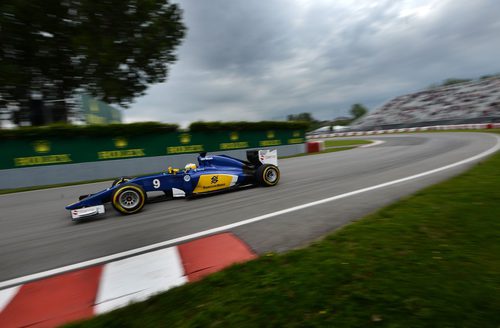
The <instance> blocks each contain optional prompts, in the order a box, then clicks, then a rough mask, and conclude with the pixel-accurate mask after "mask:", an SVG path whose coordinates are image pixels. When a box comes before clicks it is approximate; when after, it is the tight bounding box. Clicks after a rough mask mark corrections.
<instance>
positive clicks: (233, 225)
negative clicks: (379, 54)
mask: <svg viewBox="0 0 500 328" xmlns="http://www.w3.org/2000/svg"><path fill="white" fill-rule="evenodd" d="M490 136H492V137H494V138H495V139H496V144H495V145H494V146H493V147H492V148H490V149H488V150H486V151H484V152H482V153H480V154H478V155H475V156H472V157H469V158H467V159H464V160H461V161H458V162H455V163H453V164H449V165H446V166H442V167H439V168H437V169H433V170H430V171H426V172H423V173H419V174H415V175H411V176H409V177H406V178H402V179H397V180H392V181H389V182H385V183H381V184H378V185H375V186H371V187H367V188H362V189H358V190H354V191H351V192H347V193H345V194H340V195H337V196H333V197H328V198H324V199H320V200H317V201H314V202H310V203H306V204H302V205H298V206H293V207H290V208H287V209H284V210H281V211H276V212H272V213H269V214H264V215H260V216H256V217H254V218H251V219H247V220H243V221H239V222H235V223H231V224H227V225H224V226H220V227H217V228H213V229H208V230H204V231H200V232H196V233H193V234H190V235H186V236H182V237H178V238H174V239H170V240H167V241H163V242H160V243H156V244H152V245H148V246H144V247H139V248H136V249H131V250H128V251H125V252H121V253H116V254H112V255H108V256H103V257H99V258H96V259H93V260H89V261H84V262H80V263H75V264H71V265H67V266H63V267H60V268H57V269H52V270H48V271H43V272H38V273H34V274H30V275H27V276H24V277H19V278H15V279H11V280H6V281H2V282H0V289H2V288H6V287H10V286H14V285H19V284H23V283H26V282H28V281H32V280H37V279H41V278H46V277H49V276H53V275H56V274H60V273H63V272H68V271H73V270H77V269H82V268H85V267H89V266H92V265H96V264H101V263H106V262H110V261H114V260H117V259H120V258H125V257H130V256H134V255H137V254H140V253H145V252H148V251H151V250H154V249H158V248H163V247H167V246H171V245H175V244H179V243H181V242H185V241H188V240H191V239H195V238H200V237H205V236H208V235H212V234H215V233H219V232H223V231H227V230H230V229H233V228H236V227H241V226H243V225H247V224H250V223H254V222H258V221H263V220H267V219H270V218H272V217H275V216H278V215H282V214H287V213H290V212H295V211H299V210H302V209H304V208H308V207H312V206H316V205H321V204H325V203H329V202H333V201H336V200H339V199H342V198H347V197H350V196H354V195H358V194H361V193H364V192H368V191H372V190H376V189H381V188H385V187H389V186H392V185H395V184H398V183H402V182H406V181H410V180H415V179H419V178H422V177H425V176H428V175H431V174H434V173H438V172H441V171H444V170H448V169H452V168H454V167H457V166H460V165H463V164H467V163H470V162H473V161H476V160H478V159H481V158H483V157H486V156H489V155H491V154H493V153H495V152H496V151H498V150H500V137H498V136H496V135H493V134H490Z"/></svg>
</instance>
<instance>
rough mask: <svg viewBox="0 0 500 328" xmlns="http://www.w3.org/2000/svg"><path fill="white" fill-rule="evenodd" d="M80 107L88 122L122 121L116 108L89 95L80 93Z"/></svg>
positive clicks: (109, 122)
mask: <svg viewBox="0 0 500 328" xmlns="http://www.w3.org/2000/svg"><path fill="white" fill-rule="evenodd" d="M81 109H82V112H83V116H84V120H85V122H87V123H88V124H111V123H121V121H122V114H121V112H120V111H119V110H118V109H116V108H114V107H112V106H110V105H108V104H106V103H105V102H102V101H100V100H97V99H95V98H92V97H91V96H89V95H85V94H82V95H81Z"/></svg>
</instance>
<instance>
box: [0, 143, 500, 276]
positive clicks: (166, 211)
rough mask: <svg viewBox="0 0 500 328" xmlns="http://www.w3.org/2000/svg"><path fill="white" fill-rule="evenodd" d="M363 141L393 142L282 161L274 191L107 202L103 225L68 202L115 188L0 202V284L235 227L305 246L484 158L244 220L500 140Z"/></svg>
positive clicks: (82, 188)
mask: <svg viewBox="0 0 500 328" xmlns="http://www.w3.org/2000/svg"><path fill="white" fill-rule="evenodd" d="M360 138H361V139H372V140H383V141H385V142H384V143H383V144H380V145H376V146H374V147H369V148H357V149H353V150H348V151H341V152H335V153H327V154H320V155H314V156H305V157H297V158H290V159H286V160H282V161H280V169H281V174H282V176H281V181H280V183H279V185H278V186H276V187H272V188H249V189H244V190H240V191H236V192H231V193H223V194H218V195H213V196H206V197H199V198H196V199H193V200H184V199H176V200H169V201H164V202H157V203H152V204H147V205H146V207H145V208H144V210H143V211H142V212H141V213H139V214H136V215H130V216H121V215H119V214H117V213H116V212H115V211H114V210H113V209H112V208H111V207H110V206H108V207H107V208H106V210H107V213H106V215H105V216H103V217H101V218H99V219H95V220H90V221H88V222H84V223H78V224H75V223H73V222H71V220H70V216H69V212H68V211H66V210H65V209H64V206H65V205H67V204H69V203H72V202H74V201H75V200H76V199H77V197H78V195H80V194H88V193H92V192H95V191H97V190H100V189H103V188H106V187H108V186H109V182H105V183H93V184H87V185H79V186H70V187H62V188H54V189H47V190H40V191H31V192H23V193H16V194H9V195H4V196H0V282H3V281H7V280H10V279H14V278H17V277H20V276H25V275H30V274H34V273H37V272H42V271H46V270H50V269H55V268H59V267H62V266H67V265H71V264H74V263H79V262H83V261H88V260H92V259H96V258H99V257H103V256H107V255H112V254H116V253H120V252H124V251H128V250H132V249H136V248H139V247H144V246H148V245H151V244H155V243H160V242H163V241H166V240H173V239H178V238H179V237H183V236H186V235H191V234H195V233H198V232H203V231H206V230H209V229H214V228H217V227H221V226H225V225H230V224H234V225H235V227H233V228H231V229H230V230H231V231H232V232H233V233H235V234H236V235H238V236H239V237H240V238H242V239H243V240H244V241H246V242H247V243H248V244H249V245H250V246H251V247H252V248H253V249H254V250H255V251H256V252H257V253H259V254H262V253H266V252H270V251H277V252H281V251H285V250H289V249H292V248H296V247H300V246H303V245H306V244H308V243H310V242H311V241H313V240H316V239H318V238H320V237H321V236H323V235H325V234H326V233H327V232H330V231H332V230H334V229H336V228H338V227H340V226H342V225H345V224H347V223H349V222H351V221H353V220H356V219H357V218H359V217H361V216H363V215H366V214H368V213H370V212H372V211H374V210H376V209H378V208H380V207H381V206H384V205H386V204H388V203H391V202H393V201H395V200H397V199H399V198H401V197H405V196H407V195H409V194H411V193H414V192H415V191H417V190H419V189H421V188H423V187H425V186H428V185H431V184H434V183H436V182H439V181H441V180H443V179H446V178H448V177H450V176H453V175H456V174H458V173H460V172H462V171H464V170H466V169H467V168H468V167H470V166H471V165H473V164H474V163H475V162H477V161H476V160H473V161H470V162H468V163H465V164H462V165H457V166H454V167H451V168H448V169H446V170H441V171H439V172H435V173H433V174H428V175H425V176H422V177H416V178H412V179H409V180H406V181H402V182H398V183H395V184H392V185H388V186H385V187H380V188H377V189H375V190H370V191H364V192H360V193H356V194H354V195H347V196H343V197H342V199H338V200H331V201H328V202H324V203H320V204H317V205H314V206H309V207H304V208H302V207H300V208H297V209H294V210H292V211H288V212H287V211H285V213H283V214H277V215H271V216H269V217H267V218H266V219H265V220H261V221H258V222H252V223H248V224H246V223H245V224H242V225H239V226H238V224H237V223H238V222H240V221H243V220H248V219H251V218H255V217H258V216H263V215H266V214H269V213H274V212H276V211H281V210H286V209H290V208H292V207H295V206H298V205H302V204H307V203H311V202H314V201H318V200H321V199H325V198H329V197H332V196H336V195H342V194H345V193H349V192H352V191H355V190H360V189H363V188H367V187H371V186H375V185H379V184H382V183H386V182H389V181H394V180H397V179H402V178H406V177H409V176H412V175H416V174H419V173H422V172H427V171H430V170H434V169H437V168H442V167H444V166H447V165H450V164H454V163H457V162H460V161H463V160H465V159H468V158H471V157H473V156H476V155H478V154H480V153H482V152H485V151H487V150H489V149H491V148H492V147H495V145H498V137H496V136H495V135H491V134H484V133H428V134H408V135H387V136H370V137H360ZM194 157H195V156H193V158H194ZM165 166H167V163H165ZM247 222H248V221H247Z"/></svg>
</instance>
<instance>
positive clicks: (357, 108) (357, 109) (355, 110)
mask: <svg viewBox="0 0 500 328" xmlns="http://www.w3.org/2000/svg"><path fill="white" fill-rule="evenodd" d="M367 112H368V110H367V109H366V108H365V106H363V105H361V104H354V105H352V107H351V115H352V116H353V117H354V119H358V118H360V117H361V116H363V115H365V114H366V113H367Z"/></svg>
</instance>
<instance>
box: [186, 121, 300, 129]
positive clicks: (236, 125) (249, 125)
mask: <svg viewBox="0 0 500 328" xmlns="http://www.w3.org/2000/svg"><path fill="white" fill-rule="evenodd" d="M308 127H309V123H308V122H282V121H260V122H193V123H191V125H190V126H189V130H190V131H220V130H231V131H245V130H252V131H255V130H305V129H307V128H308Z"/></svg>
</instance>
